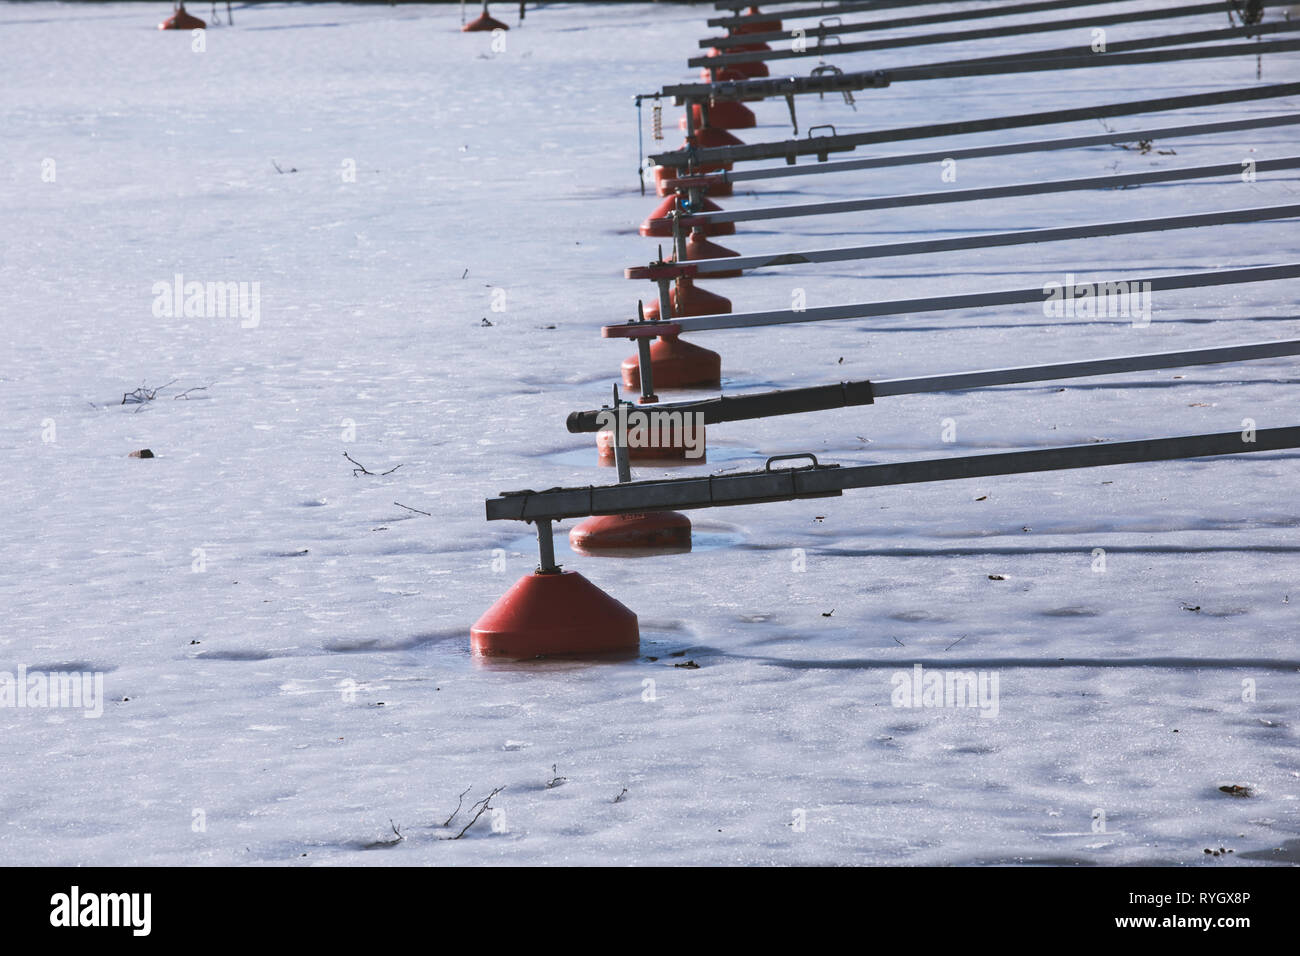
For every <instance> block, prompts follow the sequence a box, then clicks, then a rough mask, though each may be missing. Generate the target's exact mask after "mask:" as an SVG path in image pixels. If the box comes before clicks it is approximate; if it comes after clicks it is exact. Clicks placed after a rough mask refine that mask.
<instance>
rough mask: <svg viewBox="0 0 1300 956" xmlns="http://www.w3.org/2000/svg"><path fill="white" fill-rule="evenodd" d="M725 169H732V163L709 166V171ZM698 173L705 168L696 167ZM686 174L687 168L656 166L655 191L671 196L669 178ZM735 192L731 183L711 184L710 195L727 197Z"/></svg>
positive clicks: (702, 171)
mask: <svg viewBox="0 0 1300 956" xmlns="http://www.w3.org/2000/svg"><path fill="white" fill-rule="evenodd" d="M724 169H731V163H719V164H718V165H716V166H709V167H708V169H707V171H708V172H720V171H722V170H724ZM694 172H696V173H700V174H703V173H704V172H706V170H705V169H696V170H694ZM684 175H686V170H684V169H677V168H675V167H674V168H668V167H666V166H656V167H655V192H656V193H658V194H659V195H660V196H671V195H672V194H673V190H672V189H670V188H669V187H668V185H667V183H668V180H670V179H676V178H677V177H678V176H684ZM732 192H733V189H732V185H731V183H713V184H711V185H710V186H709V195H711V196H717V197H718V198H719V199H725V198H726V197H728V196H730V195H731V194H732Z"/></svg>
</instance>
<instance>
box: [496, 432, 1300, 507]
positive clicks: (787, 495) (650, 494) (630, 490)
mask: <svg viewBox="0 0 1300 956" xmlns="http://www.w3.org/2000/svg"><path fill="white" fill-rule="evenodd" d="M1250 438H1251V439H1253V440H1248V439H1247V437H1246V435H1244V434H1243V433H1242V432H1235V431H1234V432H1219V433H1215V434H1208V435H1186V436H1181V437H1177V438H1149V439H1141V440H1138V441H1124V442H1104V443H1098V444H1088V445H1063V446H1060V447H1056V448H1041V449H1036V450H1034V451H1016V452H999V453H996V454H989V455H969V456H962V457H955V458H931V459H925V460H921V461H905V462H896V463H892V464H884V465H854V466H850V467H847V468H844V467H840V466H839V465H820V464H814V465H812V466H808V467H803V468H784V469H779V470H775V471H773V470H771V460H770V459H769V461H768V468H767V469H765V470H763V471H751V472H741V473H739V474H726V475H707V476H702V477H692V478H664V479H656V480H651V481H632V482H626V483H621V484H616V485H589V486H587V487H585V488H553V489H551V490H549V491H532V490H531V489H529V490H524V491H513V492H503V493H502V494H501V496H500V497H497V498H489V499H488V500H487V502H486V503H485V504H486V511H487V519H488V520H489V521H545V520H551V521H556V520H560V519H562V518H585V517H588V516H590V515H617V514H640V513H644V512H648V511H669V510H672V511H680V510H687V509H692V508H717V507H724V506H728V505H752V504H761V503H763V502H768V501H793V500H796V499H801V498H828V497H837V496H839V495H840V494H841V493H843V492H844V491H845V490H847V489H850V488H877V487H881V486H884V485H904V484H916V483H920V482H928V481H955V480H958V479H962V478H989V477H992V476H994V475H1016V474H1028V473H1032V472H1039V471H1062V470H1066V469H1072V468H1097V467H1101V466H1104V465H1126V464H1135V463H1137V462H1149V461H1170V460H1174V459H1179V458H1209V457H1214V456H1218V455H1238V454H1243V453H1247V452H1262V451H1282V450H1285V449H1291V448H1297V447H1300V426H1292V427H1288V428H1262V429H1259V430H1258V431H1256V432H1255V433H1254V434H1253V435H1251V436H1250ZM800 457H805V456H800ZM806 457H809V458H812V456H811V455H808V456H806ZM813 461H814V462H816V459H813ZM1225 494H1226V492H1225Z"/></svg>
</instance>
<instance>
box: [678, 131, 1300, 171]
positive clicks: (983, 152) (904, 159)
mask: <svg viewBox="0 0 1300 956" xmlns="http://www.w3.org/2000/svg"><path fill="white" fill-rule="evenodd" d="M1296 124H1300V113H1285V114H1282V115H1278V116H1261V117H1256V118H1253V119H1243V120H1228V121H1226V122H1222V123H1195V124H1192V125H1190V126H1164V127H1156V128H1154V129H1136V130H1117V131H1114V132H1108V133H1096V134H1093V135H1090V136H1070V137H1065V138H1063V139H1040V140H1030V141H1027V142H1020V143H1002V144H999V145H996V146H970V147H966V148H964V149H941V150H932V151H930V152H926V153H906V154H900V155H897V156H875V157H872V158H871V159H847V160H842V161H838V162H833V163H818V164H816V165H814V166H769V167H767V168H765V169H740V170H737V169H733V170H723V171H721V172H717V173H708V174H706V175H700V176H683V177H680V178H678V179H670V180H668V183H667V185H668V187H669V188H670V189H689V188H691V187H692V186H699V187H702V188H708V186H709V185H711V184H712V183H714V182H719V183H739V182H750V181H752V180H756V179H781V178H784V177H787V176H814V175H820V174H822V173H838V172H851V171H855V170H860V169H882V168H885V167H889V166H911V165H917V164H919V163H937V162H939V161H940V160H944V159H953V160H962V159H980V158H983V157H987V156H1010V155H1014V154H1017V153H1038V152H1049V151H1052V150H1058V149H1076V148H1079V147H1087V146H1111V145H1118V144H1120V143H1134V142H1142V141H1143V140H1145V141H1148V142H1154V141H1155V140H1158V139H1160V140H1164V139H1178V138H1181V137H1184V136H1202V135H1210V134H1214V133H1233V132H1239V131H1241V130H1247V129H1268V128H1270V127H1277V126H1294V125H1296Z"/></svg>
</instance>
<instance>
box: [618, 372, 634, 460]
mask: <svg viewBox="0 0 1300 956" xmlns="http://www.w3.org/2000/svg"><path fill="white" fill-rule="evenodd" d="M630 404H631V402H624V401H623V400H622V399H620V398H619V397H618V385H617V384H615V385H614V414H615V417H616V421H615V424H614V467H615V469H617V471H618V480H619V481H621V482H625V483H626V482H629V481H631V480H632V463H631V461H629V459H628V450H627V429H626V428H625V427H624V418H623V415H622V414H621V412H622V407H623V406H624V405H630Z"/></svg>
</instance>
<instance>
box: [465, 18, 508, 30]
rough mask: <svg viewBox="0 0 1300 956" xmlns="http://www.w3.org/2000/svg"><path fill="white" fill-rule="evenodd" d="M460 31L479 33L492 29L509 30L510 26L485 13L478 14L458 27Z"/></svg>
mask: <svg viewBox="0 0 1300 956" xmlns="http://www.w3.org/2000/svg"><path fill="white" fill-rule="evenodd" d="M460 29H461V32H462V33H480V32H484V31H487V32H491V31H492V30H509V29H510V28H509V27H508V26H506V25H505V24H504V23H502V22H501V21H500V20H498V19H497V18H496V17H490V16H488V15H487V14H486V13H483V14H480V15H479V16H477V17H475V18H474V19H473V20H471V21H469V23H467V24H465V25H464V26H463V27H461V28H460Z"/></svg>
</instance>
